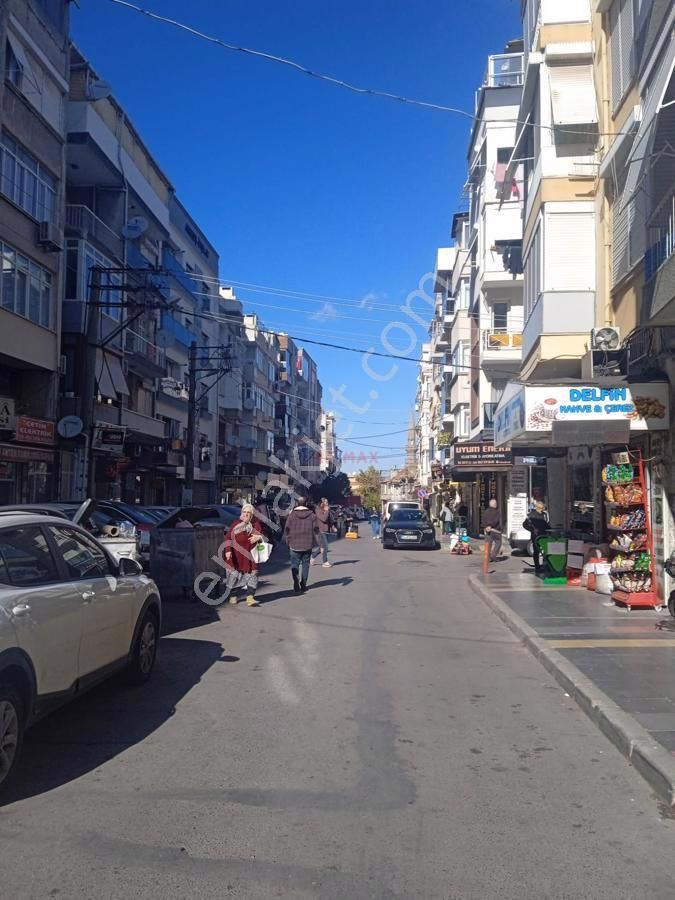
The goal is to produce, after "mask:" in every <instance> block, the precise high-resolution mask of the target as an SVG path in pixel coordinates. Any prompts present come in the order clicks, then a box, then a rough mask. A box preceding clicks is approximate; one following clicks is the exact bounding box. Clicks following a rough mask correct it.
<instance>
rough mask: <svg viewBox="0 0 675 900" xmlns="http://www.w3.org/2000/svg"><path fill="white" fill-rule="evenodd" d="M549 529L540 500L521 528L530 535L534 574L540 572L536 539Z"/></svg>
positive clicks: (539, 553) (539, 556) (544, 509)
mask: <svg viewBox="0 0 675 900" xmlns="http://www.w3.org/2000/svg"><path fill="white" fill-rule="evenodd" d="M549 527H550V523H549V519H548V512H547V511H546V506H545V504H544V502H543V501H542V500H537V501H536V502H535V504H534V506H533V508H532V509H531V510H530V513H529V515H528V517H527V518H526V519H525V521H524V522H523V528H524V529H525V530H526V531H529V532H530V534H531V535H532V558H533V559H534V569H535V572H541V570H542V564H541V550H540V549H539V544H538V542H537V538H539V537H541V536H542V535H544V534H547V533H548V530H549Z"/></svg>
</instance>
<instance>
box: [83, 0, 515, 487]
mask: <svg viewBox="0 0 675 900" xmlns="http://www.w3.org/2000/svg"><path fill="white" fill-rule="evenodd" d="M139 5H141V6H146V7H147V8H150V9H154V10H155V11H157V12H161V13H162V14H163V15H165V16H169V17H174V18H176V19H180V20H181V21H183V22H186V23H187V24H190V25H192V26H193V27H195V28H198V29H200V30H203V31H205V32H208V33H210V34H213V35H216V36H218V37H220V38H222V39H224V40H226V41H228V42H229V43H234V44H239V45H243V46H247V47H252V48H254V49H258V50H263V51H266V52H270V53H273V54H276V55H279V56H285V57H290V58H292V59H294V60H297V61H298V62H301V63H303V64H304V65H306V66H307V67H308V68H311V69H315V70H318V71H322V72H326V73H329V74H331V75H335V76H337V77H340V78H343V79H344V80H347V81H351V82H353V83H355V84H359V85H364V86H368V87H375V88H378V89H381V90H387V91H391V92H394V93H398V94H404V95H406V96H411V97H417V98H420V99H425V100H430V101H432V102H436V103H441V104H448V105H452V106H458V107H461V108H462V109H465V110H468V111H470V112H472V111H473V108H474V92H475V89H476V87H477V86H478V84H479V83H480V81H481V78H482V75H483V70H484V67H485V60H486V57H487V56H488V55H489V54H490V53H499V52H501V51H502V50H503V45H504V43H505V41H507V40H508V39H509V38H512V37H516V36H518V35H519V34H520V32H521V28H520V22H519V7H520V4H519V2H518V0H473V2H463V0H455V2H448V0H416V2H414V3H413V2H412V0H394V2H392V0H386V2H385V0H359V2H355V0H322V2H320V3H319V2H317V0H292V2H291V0H286V2H279V0H225V2H223V0H195V2H192V3H185V2H183V0H162V2H161V3H160V2H158V0H154V2H153V0H141V2H140V3H139ZM72 9H73V23H72V31H73V36H74V39H75V41H76V43H77V44H78V45H79V47H80V49H81V50H82V52H83V53H84V55H85V56H86V57H87V58H88V59H89V60H90V61H91V62H92V64H93V65H94V67H95V68H96V69H97V71H98V72H99V74H100V76H101V77H102V78H105V79H106V80H107V81H110V82H111V83H112V85H113V91H114V94H115V96H116V97H117V98H118V99H119V100H120V102H121V103H122V104H123V105H124V106H125V108H126V109H127V111H128V113H129V115H130V117H131V119H132V120H133V122H134V125H135V126H136V128H137V129H138V131H139V132H140V133H141V135H142V136H143V138H144V140H145V141H146V143H147V144H148V146H149V147H150V149H151V150H152V152H153V154H154V155H155V157H156V159H157V161H158V162H159V164H160V165H161V166H162V167H163V169H164V170H165V172H166V173H167V175H168V176H169V178H170V179H171V181H172V182H173V184H174V185H175V187H176V189H177V192H178V194H179V196H180V198H181V200H182V201H183V203H184V204H185V205H186V206H187V208H188V209H189V210H190V212H191V214H192V215H193V216H194V217H195V219H196V220H197V222H198V223H199V224H200V226H201V227H202V228H203V230H204V231H205V233H206V234H207V235H208V237H209V238H210V240H211V241H212V242H213V243H214V244H215V246H216V248H217V249H218V251H219V253H220V260H221V275H222V277H223V279H224V280H225V281H226V282H242V283H247V284H251V285H265V286H270V287H272V288H274V289H277V290H278V289H280V288H282V289H285V290H288V291H295V292H300V293H303V294H308V295H314V296H317V295H322V296H323V297H332V298H337V299H334V300H323V299H319V300H317V301H312V300H310V299H309V298H308V297H304V298H300V297H298V298H292V297H289V296H285V295H279V294H275V293H266V292H265V293H263V292H257V291H254V290H252V289H245V288H243V287H239V288H237V293H238V295H239V296H240V298H241V299H242V300H243V301H244V303H245V306H246V308H247V311H255V312H258V313H259V315H260V316H261V317H262V318H263V319H264V321H265V323H266V324H269V325H270V326H272V327H274V328H279V329H281V328H283V329H284V330H286V331H287V332H288V333H289V334H292V335H300V336H305V337H307V338H312V339H315V340H325V341H329V342H333V343H340V344H347V345H350V346H354V347H363V348H367V347H373V348H374V349H376V350H378V351H382V350H384V349H385V348H384V347H383V329H384V328H385V326H386V325H387V324H388V323H390V322H396V321H401V320H403V321H409V320H406V319H405V317H402V316H401V314H400V312H399V313H397V312H396V308H397V307H398V306H400V305H401V304H403V303H404V302H405V299H406V296H407V295H408V294H409V292H411V291H413V290H414V289H415V288H416V287H417V285H418V282H419V281H420V279H421V278H423V277H424V275H425V274H426V273H427V272H429V271H430V270H431V269H432V268H433V264H434V253H435V248H436V247H438V246H443V245H447V244H448V243H449V228H450V221H451V217H452V213H453V212H454V211H455V209H456V208H457V204H458V202H459V199H460V194H461V188H462V184H463V182H464V176H465V171H466V145H467V139H468V134H469V126H470V122H469V120H468V119H465V118H462V117H459V116H456V115H451V114H448V113H442V112H435V111H431V110H424V109H419V108H415V107H413V106H408V105H403V104H399V103H394V102H392V101H388V100H384V99H379V98H373V97H363V96H359V95H356V94H353V93H350V92H348V91H345V90H342V89H340V88H337V87H335V86H332V85H329V84H326V83H323V82H320V81H316V80H314V79H310V78H308V77H306V76H304V75H301V74H299V73H296V72H293V71H291V70H290V69H287V68H285V67H282V66H279V65H276V64H273V63H270V62H265V61H261V60H256V59H252V58H250V57H246V56H243V55H242V54H237V53H232V52H227V51H225V50H223V49H221V48H219V47H217V46H212V45H209V44H207V43H205V42H203V41H200V40H198V39H196V38H193V37H190V36H189V35H187V34H185V33H182V32H179V31H177V30H175V29H172V28H171V27H169V26H167V25H164V24H161V23H158V22H154V21H151V20H150V19H148V18H146V17H144V16H141V15H139V14H138V13H136V12H132V11H130V10H127V9H124V8H122V7H119V6H117V5H114V4H113V3H111V2H110V0H82V2H81V8H80V9H77V8H75V7H72ZM364 298H365V302H364ZM415 330H416V338H417V345H416V347H414V349H412V351H410V345H411V343H412V339H411V338H410V336H409V335H408V336H406V335H405V334H404V333H403V332H402V331H401V330H400V329H391V330H390V331H389V332H385V334H384V340H385V344H386V340H387V336H388V337H389V339H390V341H391V344H392V345H393V346H396V347H397V348H398V349H403V350H405V351H410V353H411V355H414V356H418V355H419V354H420V351H421V343H422V342H423V340H424V339H425V337H426V335H425V333H424V330H423V329H422V328H420V327H416V329H415ZM306 346H307V349H308V351H309V352H310V353H311V354H312V355H313V356H314V358H315V359H316V360H317V363H318V365H319V373H320V378H321V381H322V384H323V386H324V397H325V399H326V406H327V407H328V408H331V407H332V408H334V409H335V411H336V412H338V413H339V414H340V415H341V416H343V420H342V423H341V426H340V429H341V430H342V432H343V434H344V436H345V438H346V437H347V436H348V437H349V440H346V439H345V440H344V441H343V442H342V448H343V450H344V451H346V452H347V453H354V454H356V458H355V459H354V460H353V461H348V462H347V464H346V466H345V468H346V469H347V470H348V471H351V470H353V469H357V468H361V467H362V466H363V464H364V462H365V463H368V462H370V461H371V454H373V453H375V454H377V463H376V465H377V466H378V468H383V469H386V468H389V467H391V466H392V465H394V464H396V462H397V461H400V460H401V459H402V458H403V454H402V453H399V450H400V448H403V447H404V446H405V434H404V433H400V434H390V432H395V431H397V430H401V431H402V430H404V429H405V428H406V425H407V421H408V417H409V415H410V411H411V408H412V406H413V403H414V392H415V378H416V374H417V367H416V366H415V365H414V364H413V363H410V362H402V363H400V364H398V372H397V374H395V375H394V376H393V377H392V378H391V379H390V380H388V381H386V382H375V381H374V380H373V379H372V378H370V377H369V376H368V375H367V374H366V373H365V372H364V371H363V368H362V357H361V356H360V355H357V354H350V353H343V352H338V351H335V350H330V349H325V348H320V347H316V346H310V345H306ZM391 364H392V363H391V361H387V360H380V361H379V363H377V362H376V361H375V360H373V369H377V368H378V366H381V369H380V371H381V372H387V371H388V368H389V366H390V365H391ZM343 385H345V386H346V387H345V390H344V393H343V394H342V395H341V396H343V397H344V398H346V402H343V401H340V400H335V401H334V402H331V389H333V390H335V391H340V389H341V387H342V386H343ZM373 391H377V394H378V396H377V397H376V398H374V397H373V396H371V393H372V392H373ZM354 408H357V409H358V410H361V411H359V412H357V411H355V410H354ZM372 435H376V436H377V435H381V437H379V438H378V437H371V436H372ZM355 441H361V443H358V444H357V443H353V442H355ZM364 444H367V445H368V446H363V445H364ZM360 454H364V456H363V457H361V458H359V455H360ZM373 461H374V458H373Z"/></svg>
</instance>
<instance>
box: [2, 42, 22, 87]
mask: <svg viewBox="0 0 675 900" xmlns="http://www.w3.org/2000/svg"><path fill="white" fill-rule="evenodd" d="M5 78H6V79H7V81H9V82H10V83H11V84H13V85H14V87H15V88H18V89H19V90H21V86H22V85H23V66H22V64H21V62H20V61H19V59H18V58H17V56H16V53H15V52H14V48H13V47H12V45H11V44H10V42H9V41H7V42H6V43H5Z"/></svg>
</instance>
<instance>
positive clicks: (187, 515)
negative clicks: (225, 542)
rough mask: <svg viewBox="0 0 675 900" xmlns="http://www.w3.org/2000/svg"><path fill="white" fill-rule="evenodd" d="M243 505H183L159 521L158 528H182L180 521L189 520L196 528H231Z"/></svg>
mask: <svg viewBox="0 0 675 900" xmlns="http://www.w3.org/2000/svg"><path fill="white" fill-rule="evenodd" d="M240 513H241V507H239V506H221V505H218V504H214V505H213V506H209V505H207V504H205V505H204V506H181V507H179V508H178V509H176V510H174V511H173V512H172V513H171V515H170V516H167V517H166V519H164V520H163V521H162V522H160V523H159V525H158V528H162V529H164V528H180V527H184V526H181V525H179V522H187V523H189V524H190V525H192V526H193V527H194V528H212V527H214V526H215V527H218V528H223V529H225V528H229V527H230V525H231V524H232V523H233V522H234V521H236V520H237V519H238V518H239V515H240Z"/></svg>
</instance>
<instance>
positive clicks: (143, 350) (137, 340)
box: [124, 329, 166, 369]
mask: <svg viewBox="0 0 675 900" xmlns="http://www.w3.org/2000/svg"><path fill="white" fill-rule="evenodd" d="M124 350H125V352H126V353H137V354H138V355H139V356H143V357H145V359H147V360H148V361H149V362H151V363H153V364H154V365H156V366H158V367H159V368H160V369H164V368H166V353H165V352H164V350H163V349H162V348H161V347H158V346H157V345H156V344H153V343H152V342H151V341H149V340H148V339H147V338H145V337H143V335H141V334H137V333H136V332H135V331H130V330H129V329H127V330H126V331H125V332H124Z"/></svg>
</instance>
